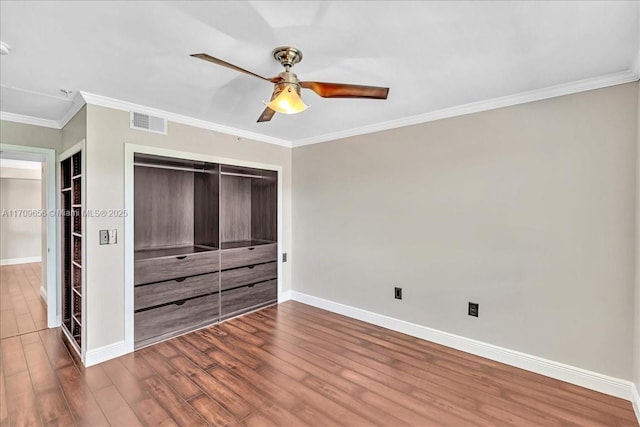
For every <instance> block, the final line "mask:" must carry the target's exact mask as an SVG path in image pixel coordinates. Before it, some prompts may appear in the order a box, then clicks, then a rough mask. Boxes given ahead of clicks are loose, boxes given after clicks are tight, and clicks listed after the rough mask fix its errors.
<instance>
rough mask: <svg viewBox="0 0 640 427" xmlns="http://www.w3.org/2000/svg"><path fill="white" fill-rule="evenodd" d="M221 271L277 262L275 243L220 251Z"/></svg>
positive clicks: (276, 246)
mask: <svg viewBox="0 0 640 427" xmlns="http://www.w3.org/2000/svg"><path fill="white" fill-rule="evenodd" d="M221 259H222V260H221V263H222V269H227V268H234V267H242V266H245V265H252V264H259V263H261V262H269V261H277V260H278V245H277V243H269V244H267V245H258V246H249V247H247V248H237V249H225V250H223V251H221Z"/></svg>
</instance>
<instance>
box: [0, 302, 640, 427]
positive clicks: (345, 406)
mask: <svg viewBox="0 0 640 427" xmlns="http://www.w3.org/2000/svg"><path fill="white" fill-rule="evenodd" d="M0 348H1V350H2V351H1V359H0V423H1V424H2V425H3V426H4V425H7V426H9V425H10V426H25V425H87V426H103V425H104V426H107V425H112V426H139V425H143V426H175V425H180V426H191V425H215V426H223V425H229V426H306V425H309V426H334V425H335V426H339V425H342V426H369V425H380V426H407V425H412V426H576V425H580V426H638V423H637V421H636V419H635V416H634V414H633V410H632V407H631V403H630V402H627V401H624V400H621V399H617V398H614V397H611V396H607V395H604V394H600V393H597V392H593V391H590V390H587V389H584V388H580V387H577V386H573V385H570V384H567V383H563V382H560V381H556V380H553V379H550V378H547V377H543V376H540V375H536V374H533V373H530V372H527V371H523V370H520V369H517V368H513V367H509V366H506V365H503V364H500V363H497V362H492V361H490V360H486V359H482V358H480V357H476V356H473V355H469V354H466V353H462V352H459V351H456V350H452V349H449V348H446V347H442V346H439V345H436V344H433V343H429V342H426V341H422V340H419V339H416V338H412V337H409V336H406V335H402V334H399V333H396V332H393V331H389V330H386V329H382V328H379V327H376V326H372V325H369V324H366V323H363V322H359V321H356V320H353V319H349V318H346V317H342V316H339V315H336V314H332V313H329V312H326V311H323V310H320V309H316V308H313V307H310V306H307V305H304V304H300V303H297V302H293V301H289V302H286V303H284V304H280V305H278V306H273V307H270V308H267V309H264V310H261V311H259V312H256V313H252V314H249V315H246V316H244V317H240V318H236V319H232V320H229V321H227V322H225V323H223V324H221V325H220V326H218V327H210V328H206V329H203V330H200V331H197V332H193V333H191V334H188V335H185V336H182V337H179V338H175V339H172V340H170V341H166V342H163V343H160V344H156V345H154V346H151V347H147V348H144V349H142V350H139V351H137V352H135V353H133V354H129V355H126V356H123V357H120V358H118V359H114V360H111V361H108V362H105V363H102V364H100V365H96V366H93V367H90V368H86V369H85V368H83V367H79V366H76V365H75V363H74V361H73V359H72V358H71V357H70V355H69V353H68V352H67V349H66V347H65V346H64V344H63V343H62V340H61V337H60V331H59V330H58V329H51V330H44V331H40V332H34V333H28V334H23V335H20V336H14V337H10V338H6V339H2V340H1V341H0Z"/></svg>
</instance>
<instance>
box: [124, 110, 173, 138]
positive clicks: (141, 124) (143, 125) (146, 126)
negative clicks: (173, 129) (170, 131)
mask: <svg viewBox="0 0 640 427" xmlns="http://www.w3.org/2000/svg"><path fill="white" fill-rule="evenodd" d="M129 123H130V125H131V129H137V130H144V131H147V132H153V133H161V134H163V135H166V134H167V120H166V119H163V118H162V117H156V116H150V115H149V114H144V113H136V112H135V111H132V112H131V117H130V120H129Z"/></svg>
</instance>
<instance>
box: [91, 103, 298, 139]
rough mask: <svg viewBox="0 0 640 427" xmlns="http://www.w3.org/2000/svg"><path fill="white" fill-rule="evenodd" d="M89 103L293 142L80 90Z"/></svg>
mask: <svg viewBox="0 0 640 427" xmlns="http://www.w3.org/2000/svg"><path fill="white" fill-rule="evenodd" d="M80 93H81V94H82V97H83V98H84V99H85V101H86V102H87V104H92V105H99V106H101V107H107V108H113V109H116V110H122V111H136V112H139V113H144V114H149V115H152V116H157V117H162V118H164V119H167V120H168V121H170V122H174V123H181V124H184V125H189V126H194V127H197V128H202V129H208V130H212V131H215V132H220V133H224V134H227V135H233V136H237V137H241V138H247V139H253V140H255V141H261V142H267V143H269V144H275V145H280V146H283V147H288V148H291V142H289V141H287V140H284V139H280V138H274V137H272V136H267V135H262V134H259V133H256V132H250V131H246V130H242V129H237V128H233V127H230V126H225V125H221V124H218V123H214V122H209V121H206V120H201V119H195V118H193V117H188V116H184V115H182V114H177V113H171V112H169V111H164V110H159V109H157V108H152V107H147V106H144V105H139V104H134V103H131V102H126V101H120V100H118V99H114V98H108V97H106V96H102V95H96V94H93V93H88V92H80Z"/></svg>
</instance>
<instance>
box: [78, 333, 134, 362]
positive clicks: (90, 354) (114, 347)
mask: <svg viewBox="0 0 640 427" xmlns="http://www.w3.org/2000/svg"><path fill="white" fill-rule="evenodd" d="M127 353H131V350H130V349H128V347H127V346H126V344H125V342H124V340H123V341H118V342H116V343H113V344H109V345H105V346H104V347H100V348H96V349H95V350H88V351H87V353H86V355H85V361H84V366H86V367H87V368H88V367H89V366H93V365H97V364H98V363H102V362H106V361H107V360H110V359H114V358H116V357H120V356H123V355H125V354H127Z"/></svg>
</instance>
